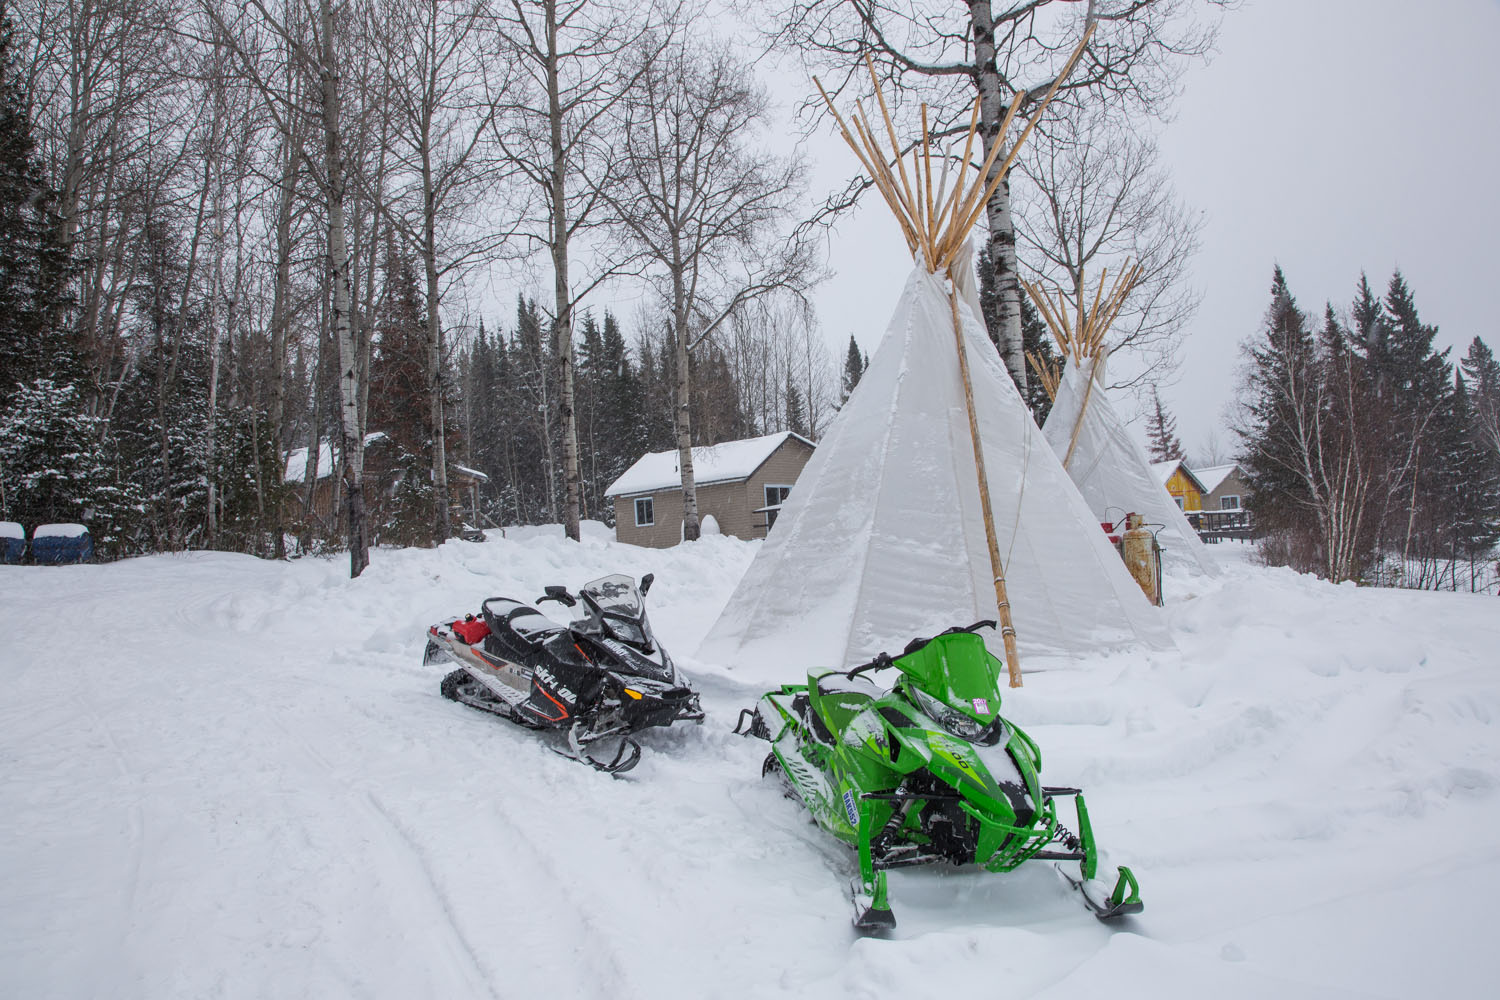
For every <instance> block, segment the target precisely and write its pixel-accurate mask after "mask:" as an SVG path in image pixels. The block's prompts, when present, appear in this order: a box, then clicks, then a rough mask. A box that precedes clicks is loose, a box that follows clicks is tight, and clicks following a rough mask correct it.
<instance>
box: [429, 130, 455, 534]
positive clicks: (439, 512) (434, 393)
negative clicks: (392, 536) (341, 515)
mask: <svg viewBox="0 0 1500 1000" xmlns="http://www.w3.org/2000/svg"><path fill="white" fill-rule="evenodd" d="M429 153H430V150H429V149H428V148H427V146H426V144H425V142H424V144H423V155H422V188H423V202H422V204H423V213H422V216H423V218H422V265H423V268H424V270H425V271H426V277H427V392H428V400H429V403H430V406H431V421H432V490H433V494H434V497H433V506H434V510H433V523H432V533H433V541H435V542H437V543H438V544H439V545H441V544H442V543H443V542H446V541H447V540H448V538H449V536H450V535H452V534H453V528H452V524H451V523H450V517H451V515H450V513H449V503H448V441H447V426H446V414H445V413H444V412H443V388H444V387H443V328H442V325H441V322H442V321H441V318H440V316H439V311H438V294H439V293H438V272H437V233H436V219H435V218H434V216H435V210H436V204H435V202H434V198H433V190H432V163H431V159H430V156H429Z"/></svg>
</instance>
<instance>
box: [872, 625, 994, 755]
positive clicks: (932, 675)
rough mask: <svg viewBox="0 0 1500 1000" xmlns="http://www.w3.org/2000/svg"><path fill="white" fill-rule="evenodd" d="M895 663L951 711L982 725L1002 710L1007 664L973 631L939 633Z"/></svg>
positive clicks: (915, 683)
mask: <svg viewBox="0 0 1500 1000" xmlns="http://www.w3.org/2000/svg"><path fill="white" fill-rule="evenodd" d="M895 664H896V666H897V668H899V669H900V671H901V672H902V673H903V674H905V675H906V676H907V677H908V678H909V679H910V680H911V682H912V684H911V686H912V687H913V688H915V689H920V690H922V691H923V692H925V693H927V694H929V695H931V696H932V697H933V698H934V699H936V701H937V702H938V703H941V704H944V705H947V706H950V707H949V709H948V710H949V711H956V712H958V713H959V714H961V715H965V716H969V717H970V718H971V719H972V720H975V721H977V723H978V724H979V725H980V726H981V727H983V726H988V725H989V724H990V723H991V722H993V721H994V720H995V718H996V717H997V716H998V715H999V714H1000V671H1001V670H1003V669H1004V667H1003V665H1002V664H1001V663H1000V661H999V660H997V659H996V658H995V657H994V656H992V655H991V654H990V651H989V650H988V649H986V648H985V646H984V639H982V638H980V637H979V636H978V635H975V634H974V633H973V632H950V633H948V634H945V635H940V636H937V637H936V638H934V639H933V640H932V641H930V642H928V643H927V644H926V645H924V646H921V647H920V648H918V649H916V650H915V651H913V652H911V653H907V654H906V655H905V656H898V657H897V658H896V661H895ZM952 706H959V708H957V709H955V708H953V707H952ZM955 735H958V734H955ZM965 738H966V739H967V738H968V737H965Z"/></svg>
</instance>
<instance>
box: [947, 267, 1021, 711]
mask: <svg viewBox="0 0 1500 1000" xmlns="http://www.w3.org/2000/svg"><path fill="white" fill-rule="evenodd" d="M948 283H949V286H950V287H949V289H948V305H949V307H950V308H951V310H952V313H953V342H954V345H955V346H956V347H957V348H958V374H959V376H960V378H962V380H963V384H964V408H965V409H967V410H968V411H969V441H970V443H972V444H973V445H974V469H975V472H976V473H977V474H978V476H979V506H980V509H981V510H983V511H984V538H985V541H986V542H987V543H988V544H989V549H990V569H991V571H992V572H993V574H994V578H995V604H996V605H997V607H998V608H999V611H1000V641H1001V642H1003V643H1005V669H1006V671H1007V672H1008V673H1009V674H1010V686H1011V687H1013V688H1018V687H1020V686H1021V657H1020V654H1019V653H1017V652H1016V626H1015V623H1014V622H1012V621H1011V617H1010V597H1009V596H1008V595H1007V594H1006V590H1005V563H1004V562H1002V561H1001V559H1000V539H999V537H998V536H997V535H996V534H995V514H994V511H992V510H991V509H990V477H989V474H988V473H986V472H985V468H984V447H983V445H981V444H980V443H979V417H978V415H977V414H976V413H975V410H974V384H973V382H971V381H970V380H969V352H968V351H967V350H965V349H964V326H963V321H962V320H961V319H959V316H958V284H957V282H955V281H954V280H953V270H952V268H951V267H950V268H949V270H948Z"/></svg>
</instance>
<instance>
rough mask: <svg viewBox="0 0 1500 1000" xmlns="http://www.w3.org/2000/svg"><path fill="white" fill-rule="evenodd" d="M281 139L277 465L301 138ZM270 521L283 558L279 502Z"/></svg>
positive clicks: (275, 315)
mask: <svg viewBox="0 0 1500 1000" xmlns="http://www.w3.org/2000/svg"><path fill="white" fill-rule="evenodd" d="M283 141H284V142H285V143H286V162H285V165H284V166H283V168H282V173H281V178H280V180H279V181H278V191H277V194H276V222H275V233H276V267H275V272H274V273H275V278H274V279H273V281H272V286H271V372H270V375H271V385H270V389H271V393H270V396H271V398H270V408H269V409H270V412H269V413H268V414H267V419H268V420H269V422H270V438H271V443H272V447H273V448H274V449H275V452H276V461H277V463H278V468H280V463H281V462H282V461H283V455H284V452H283V451H282V445H283V444H284V442H283V440H282V438H283V435H284V433H285V430H284V426H283V425H284V423H285V420H286V341H287V328H288V327H289V326H290V325H291V296H292V287H291V286H292V198H293V195H294V192H295V189H296V181H297V167H298V164H299V163H300V162H301V152H302V151H301V137H300V136H298V135H296V134H295V129H294V130H293V134H288V135H286V136H283ZM271 524H272V530H273V531H274V533H275V540H274V545H275V553H276V558H278V559H284V558H286V545H285V543H284V541H283V539H282V530H281V529H282V523H281V505H280V504H276V505H275V506H274V508H273V510H272V512H271Z"/></svg>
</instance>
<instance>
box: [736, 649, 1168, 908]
mask: <svg viewBox="0 0 1500 1000" xmlns="http://www.w3.org/2000/svg"><path fill="white" fill-rule="evenodd" d="M994 625H995V623H994V622H993V621H983V622H976V623H975V624H973V625H970V626H969V627H967V628H952V629H949V630H948V631H946V632H944V633H942V634H940V635H938V636H935V637H933V638H931V639H914V640H912V641H911V642H910V643H909V644H907V647H906V649H905V650H903V651H902V652H901V653H900V654H899V655H897V656H895V657H892V656H890V655H888V654H885V653H881V654H880V655H879V656H877V657H876V658H875V659H874V660H871V661H870V662H869V663H865V664H862V665H860V666H858V667H855V668H854V669H852V670H848V671H824V672H817V673H810V674H809V675H808V677H807V683H806V684H787V685H783V686H782V687H781V688H780V689H779V690H776V691H771V692H768V693H767V694H765V695H764V696H763V697H762V698H761V699H760V701H759V702H758V703H757V705H756V707H755V708H754V709H753V710H752V709H746V710H745V711H744V712H742V713H741V726H746V727H747V728H746V729H744V730H743V733H744V735H751V736H757V737H760V738H762V739H765V740H768V741H770V743H771V754H770V756H769V757H767V758H766V765H765V768H764V771H765V773H767V774H769V773H771V772H772V771H776V772H779V774H780V776H781V779H782V780H783V781H784V782H785V783H786V784H787V786H788V788H789V789H790V791H791V792H792V793H793V794H795V795H796V797H797V798H798V799H800V800H801V801H802V803H803V804H804V805H805V806H806V807H807V809H808V811H809V812H810V813H811V814H812V816H813V818H814V820H816V821H817V823H818V825H820V826H822V827H823V828H824V829H825V830H827V831H828V832H829V833H831V834H833V836H835V837H837V838H839V839H840V840H842V841H844V842H845V843H848V844H850V845H852V846H853V847H855V848H856V850H857V851H858V855H859V878H858V879H857V880H856V882H855V883H854V885H853V886H852V894H853V897H854V902H855V921H854V922H855V925H856V926H857V927H859V928H860V929H862V930H881V929H885V928H889V927H892V926H894V925H895V922H896V918H895V916H894V915H893V914H892V912H891V909H890V901H889V898H888V895H887V889H886V874H885V873H886V871H887V870H888V869H891V868H899V867H905V866H908V865H919V864H931V863H934V862H939V861H946V862H949V863H951V864H956V865H963V864H976V865H979V866H981V867H983V868H985V869H986V870H988V871H992V872H1004V871H1010V870H1011V869H1013V868H1015V867H1017V866H1018V865H1020V864H1022V863H1023V862H1025V861H1028V860H1031V859H1040V860H1048V861H1053V862H1057V863H1059V865H1058V870H1059V871H1061V872H1062V874H1063V877H1064V878H1066V879H1067V880H1068V882H1069V883H1070V884H1071V885H1072V886H1073V887H1074V888H1076V889H1078V890H1079V892H1080V893H1081V894H1082V896H1083V898H1084V902H1085V903H1086V904H1087V905H1088V907H1089V908H1090V909H1091V910H1093V912H1094V913H1095V915H1096V916H1098V917H1099V918H1100V919H1101V920H1107V919H1111V918H1114V917H1119V916H1122V915H1124V914H1128V913H1139V912H1140V911H1141V910H1142V908H1143V904H1142V903H1141V898H1140V892H1139V887H1138V885H1137V883H1136V879H1135V875H1134V874H1133V873H1132V872H1131V871H1130V869H1129V868H1125V867H1121V868H1119V869H1116V870H1115V874H1114V882H1113V883H1112V884H1110V883H1107V882H1104V881H1101V880H1100V879H1099V877H1098V867H1099V854H1098V850H1097V848H1096V846H1095V844H1094V835H1093V828H1092V825H1091V824H1090V822H1089V814H1088V806H1087V805H1086V804H1085V803H1084V800H1083V795H1082V793H1081V792H1080V791H1079V790H1078V789H1076V788H1061V787H1049V786H1044V785H1042V783H1041V775H1040V771H1041V752H1040V750H1038V748H1037V745H1036V743H1035V742H1034V741H1033V740H1032V739H1031V737H1029V736H1028V735H1026V733H1025V732H1024V731H1022V730H1021V729H1020V728H1019V727H1018V726H1016V725H1015V724H1014V723H1011V722H1009V721H1007V720H1006V719H1005V718H1003V717H1002V716H1001V715H1000V680H999V679H1000V676H1001V674H1002V673H1004V670H1005V667H1004V664H1002V663H1001V662H1000V660H998V659H997V658H996V657H995V656H993V655H992V654H991V653H990V652H989V650H988V649H986V648H985V645H984V640H983V639H982V638H981V637H980V636H979V635H977V634H976V632H977V630H978V629H980V628H985V627H989V628H993V627H994ZM885 668H890V669H894V670H896V671H898V672H899V676H898V677H897V679H896V681H895V683H894V684H893V685H892V686H891V687H890V688H889V689H881V688H879V687H877V686H876V685H874V684H873V683H871V682H870V681H869V680H868V679H867V678H866V677H865V676H864V675H865V674H867V673H870V672H872V671H875V670H881V669H885ZM746 716H748V717H749V719H748V722H747V721H746ZM735 731H736V732H742V730H741V728H740V727H736V729H735ZM1060 798H1072V799H1073V803H1074V813H1075V816H1076V820H1075V826H1076V828H1077V831H1078V832H1077V833H1074V832H1072V831H1071V830H1069V829H1068V827H1066V826H1064V825H1063V823H1062V822H1061V821H1060V820H1059V819H1058V811H1057V800H1058V799H1060ZM1061 862H1077V863H1078V873H1077V877H1076V878H1075V877H1073V875H1070V874H1069V873H1068V872H1067V871H1065V870H1063V869H1062V867H1061V864H1060V863H1061Z"/></svg>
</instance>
